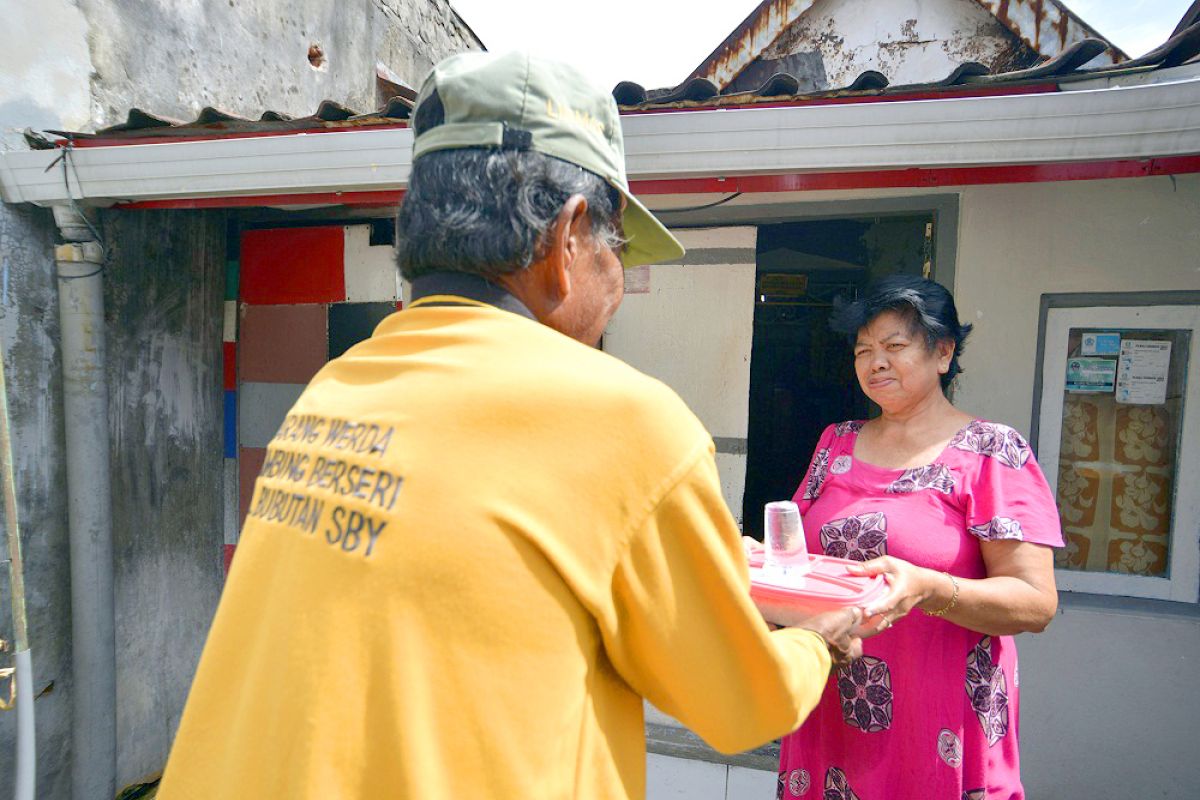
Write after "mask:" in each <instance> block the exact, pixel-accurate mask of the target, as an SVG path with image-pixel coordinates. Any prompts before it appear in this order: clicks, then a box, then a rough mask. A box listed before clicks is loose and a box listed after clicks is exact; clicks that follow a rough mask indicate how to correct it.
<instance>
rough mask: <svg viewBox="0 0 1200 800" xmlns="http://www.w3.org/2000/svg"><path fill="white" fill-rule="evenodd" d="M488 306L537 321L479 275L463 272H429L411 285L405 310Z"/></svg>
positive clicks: (505, 292) (517, 301) (522, 304)
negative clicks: (417, 307) (410, 293)
mask: <svg viewBox="0 0 1200 800" xmlns="http://www.w3.org/2000/svg"><path fill="white" fill-rule="evenodd" d="M481 304H482V305H488V306H494V307H495V308H499V309H501V310H503V311H509V312H512V313H513V314H519V315H520V316H522V317H525V318H527V319H531V320H533V321H535V322H536V321H537V319H536V318H535V317H534V316H533V312H532V311H530V310H529V309H528V308H526V307H525V304H524V303H522V302H521V301H520V300H518V299H517V298H516V297H514V296H513V295H512V294H511V293H510V292H509V291H508V290H507V289H505V288H504V287H502V286H499V285H497V284H495V283H492V282H491V281H489V280H487V279H486V278H483V277H480V276H479V275H469V274H467V273H465V272H431V273H429V274H427V275H422V276H420V277H419V278H417V279H416V280H414V281H413V282H412V302H410V303H409V305H408V307H409V308H412V307H414V306H419V307H421V308H430V307H436V306H475V305H481Z"/></svg>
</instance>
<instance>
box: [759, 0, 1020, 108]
mask: <svg viewBox="0 0 1200 800" xmlns="http://www.w3.org/2000/svg"><path fill="white" fill-rule="evenodd" d="M802 54H808V55H807V57H806V58H802ZM1033 56H1034V54H1033V52H1032V51H1031V50H1029V49H1028V48H1027V47H1026V46H1025V45H1023V44H1022V43H1021V42H1020V40H1018V39H1017V38H1016V37H1015V36H1013V35H1012V33H1010V32H1009V31H1008V30H1007V29H1006V28H1005V27H1004V26H1003V25H1001V24H1000V22H999V21H998V20H997V19H996V18H995V17H994V16H992V15H991V14H990V13H989V12H988V11H987V10H985V9H984V8H983V7H982V6H981V5H979V3H977V2H974V0H932V1H931V0H872V2H870V3H863V2H860V0H817V2H816V3H814V4H813V6H812V8H811V9H809V10H808V11H807V12H806V13H805V14H803V15H802V16H801V17H800V18H799V19H798V20H797V21H796V22H795V23H794V24H793V25H792V26H791V27H790V28H788V29H787V30H785V31H784V32H783V34H782V35H780V37H779V38H778V39H777V40H776V41H775V42H774V43H773V44H772V45H771V46H770V47H768V48H767V49H766V50H765V51H763V53H762V55H761V56H760V59H761V60H764V61H766V60H774V59H784V58H787V59H789V61H788V63H789V65H792V66H799V65H800V64H801V63H802V62H803V61H804V60H809V61H812V62H813V64H812V67H815V66H816V60H817V59H819V60H820V64H821V68H820V70H817V69H814V68H810V69H809V70H807V72H808V73H809V74H811V75H814V76H818V77H819V76H820V75H821V73H823V77H824V81H825V83H824V85H816V86H814V87H812V88H814V89H825V88H836V87H841V86H849V85H850V84H851V83H852V82H853V81H854V79H855V78H857V77H858V76H859V75H861V74H862V73H863V72H865V71H867V70H877V71H879V72H882V73H883V74H884V75H886V76H887V78H888V80H889V81H890V82H891V83H892V84H895V85H899V84H906V83H927V82H930V81H938V80H941V79H942V78H945V77H946V76H947V75H949V74H950V73H951V72H952V71H953V70H954V68H955V67H957V66H958V65H959V64H961V63H963V62H965V61H978V62H980V63H983V64H986V65H987V66H988V67H990V68H992V70H993V71H998V70H1000V71H1002V70H1007V69H1014V68H1020V67H1023V66H1025V65H1026V64H1027V63H1028V62H1030V61H1032V58H1033ZM793 62H794V63H793ZM789 71H793V72H795V70H789ZM763 79H764V80H765V77H764V78H763ZM759 82H760V83H761V80H760V81H759ZM735 86H737V83H736V81H735ZM737 88H740V89H750V88H755V87H751V86H737Z"/></svg>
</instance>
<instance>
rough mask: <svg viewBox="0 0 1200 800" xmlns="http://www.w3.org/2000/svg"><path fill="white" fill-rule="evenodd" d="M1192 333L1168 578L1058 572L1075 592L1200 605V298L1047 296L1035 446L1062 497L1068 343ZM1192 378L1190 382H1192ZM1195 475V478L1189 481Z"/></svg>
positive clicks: (1060, 580) (1052, 485)
mask: <svg viewBox="0 0 1200 800" xmlns="http://www.w3.org/2000/svg"><path fill="white" fill-rule="evenodd" d="M1078 328H1089V329H1095V330H1110V329H1117V330H1120V329H1126V330H1129V329H1132V330H1137V329H1143V330H1188V331H1190V332H1191V341H1190V343H1189V347H1188V363H1187V365H1186V369H1185V372H1184V374H1185V381H1186V383H1185V386H1184V394H1183V419H1182V420H1181V424H1180V432H1179V436H1180V438H1179V443H1178V448H1177V451H1176V463H1175V476H1176V477H1175V481H1174V486H1173V495H1174V496H1173V499H1172V503H1173V504H1172V520H1171V532H1170V537H1169V540H1168V542H1169V544H1168V571H1167V577H1153V576H1140V575H1123V574H1119V573H1109V572H1103V573H1101V572H1082V571H1079V570H1065V569H1055V571H1054V572H1055V579H1056V581H1057V583H1058V587H1059V589H1061V590H1063V591H1068V592H1087V593H1092V594H1102V595H1116V596H1124V597H1141V598H1147V599H1154V600H1167V601H1174V602H1184V603H1197V602H1200V481H1197V480H1195V479H1194V476H1197V475H1200V379H1197V378H1196V377H1195V376H1196V375H1200V355H1198V351H1200V292H1139V293H1127V294H1117V295H1096V294H1086V295H1043V297H1042V308H1041V316H1040V320H1039V331H1038V358H1037V373H1036V380H1035V387H1034V408H1033V417H1032V423H1033V424H1032V431H1031V440H1032V443H1033V446H1034V449H1035V451H1036V452H1037V456H1038V460H1039V461H1040V462H1041V464H1042V466H1043V469H1044V471H1045V473H1046V480H1047V482H1048V483H1049V484H1050V491H1051V492H1052V493H1054V494H1055V496H1057V488H1058V459H1059V447H1060V444H1061V443H1060V438H1061V435H1062V414H1063V396H1064V392H1065V388H1066V363H1067V352H1066V342H1067V337H1068V335H1069V334H1070V331H1071V330H1072V329H1078ZM1189 378H1190V380H1189ZM1188 476H1193V477H1191V478H1189V477H1188Z"/></svg>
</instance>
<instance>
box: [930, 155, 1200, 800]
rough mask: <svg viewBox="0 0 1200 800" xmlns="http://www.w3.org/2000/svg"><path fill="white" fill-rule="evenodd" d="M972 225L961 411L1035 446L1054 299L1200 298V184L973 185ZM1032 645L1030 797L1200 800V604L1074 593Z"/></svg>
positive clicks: (964, 273)
mask: <svg viewBox="0 0 1200 800" xmlns="http://www.w3.org/2000/svg"><path fill="white" fill-rule="evenodd" d="M959 221H960V227H959V247H958V264H957V277H956V281H955V287H954V294H955V298H956V302H957V304H958V308H959V313H960V315H961V316H962V317H963V318H964V319H965V320H969V321H971V322H974V323H976V329H975V332H974V333H973V334H972V335H971V341H970V342H969V343H968V345H967V350H966V353H965V355H964V358H963V364H964V366H965V367H966V370H967V372H966V374H964V375H963V376H962V378H961V379H960V380H961V385H960V390H959V393H958V395H957V398H956V403H957V404H958V405H959V406H961V407H962V408H964V409H966V410H968V411H970V412H972V413H975V414H979V415H981V416H984V417H987V418H990V419H995V420H998V421H1003V422H1006V423H1008V424H1011V425H1013V426H1015V427H1017V428H1018V429H1020V430H1021V431H1023V432H1025V433H1028V432H1029V427H1030V415H1031V413H1032V406H1033V381H1034V372H1035V370H1036V364H1035V359H1036V348H1037V325H1038V311H1039V307H1040V302H1041V295H1042V294H1043V293H1050V292H1123V291H1159V290H1183V289H1187V290H1200V176H1196V175H1182V176H1178V177H1175V178H1174V179H1172V178H1168V177H1162V178H1140V179H1128V180H1114V181H1077V182H1062V183H1046V184H1024V185H1011V186H987V187H971V188H967V189H965V190H964V191H963V193H962V202H961V206H960V217H959ZM1193 346H1195V345H1193ZM1193 377H1196V376H1193ZM1192 477H1193V479H1194V478H1195V476H1192ZM1184 479H1185V480H1186V479H1187V478H1186V476H1185V478H1184ZM1019 647H1020V649H1021V660H1022V663H1021V689H1022V697H1021V700H1022V714H1021V757H1022V760H1023V762H1024V768H1023V770H1022V771H1023V773H1024V776H1025V783H1026V788H1027V789H1028V791H1029V796H1030V798H1049V797H1054V798H1088V799H1089V800H1092V799H1093V798H1125V797H1170V798H1174V797H1180V798H1182V797H1193V796H1195V792H1196V790H1197V788H1196V787H1198V786H1200V759H1198V758H1196V754H1197V752H1200V751H1198V750H1197V744H1196V734H1197V731H1198V730H1200V728H1198V727H1197V723H1196V720H1197V719H1200V692H1198V691H1197V690H1196V688H1195V680H1196V674H1197V671H1198V670H1200V609H1198V608H1197V606H1195V605H1183V604H1175V605H1167V604H1147V603H1135V601H1126V600H1122V599H1112V600H1111V601H1110V600H1104V601H1096V600H1093V599H1088V598H1075V597H1072V596H1071V595H1069V594H1065V593H1064V595H1063V600H1062V609H1061V611H1060V613H1059V616H1058V618H1057V619H1056V620H1055V621H1054V623H1053V624H1052V625H1051V626H1050V629H1049V630H1048V631H1047V632H1046V633H1044V634H1040V635H1037V636H1022V637H1020V643H1019Z"/></svg>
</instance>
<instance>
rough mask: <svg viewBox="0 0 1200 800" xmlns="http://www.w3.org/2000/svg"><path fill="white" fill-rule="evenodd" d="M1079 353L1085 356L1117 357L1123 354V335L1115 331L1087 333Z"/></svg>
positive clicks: (1082, 340)
mask: <svg viewBox="0 0 1200 800" xmlns="http://www.w3.org/2000/svg"><path fill="white" fill-rule="evenodd" d="M1079 352H1080V354H1081V355H1085V356H1115V355H1117V354H1118V353H1120V352H1121V334H1119V333H1116V332H1115V331H1094V332H1089V333H1085V334H1084V335H1083V338H1082V339H1081V341H1080V349H1079Z"/></svg>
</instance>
